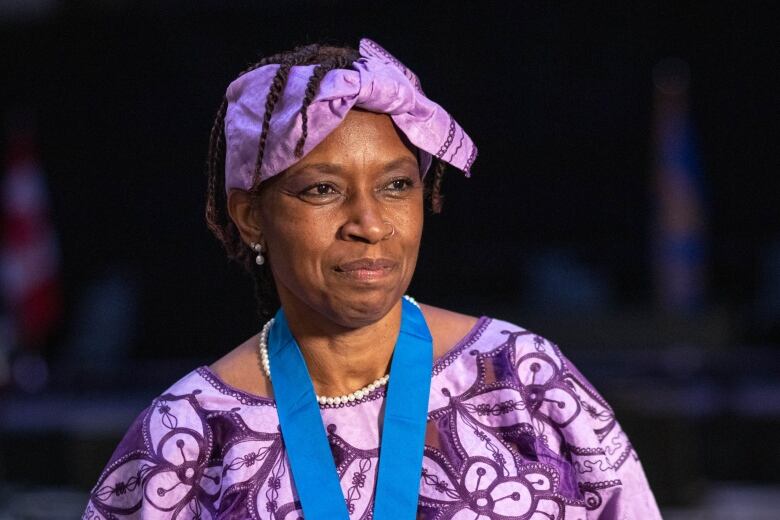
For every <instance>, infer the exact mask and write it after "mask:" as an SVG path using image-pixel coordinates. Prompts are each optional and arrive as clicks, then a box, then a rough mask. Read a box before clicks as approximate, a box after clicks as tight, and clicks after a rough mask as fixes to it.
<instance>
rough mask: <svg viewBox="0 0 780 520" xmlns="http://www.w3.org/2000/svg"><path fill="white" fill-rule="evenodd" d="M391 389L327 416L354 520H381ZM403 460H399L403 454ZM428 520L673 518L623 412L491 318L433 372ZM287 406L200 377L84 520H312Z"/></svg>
mask: <svg viewBox="0 0 780 520" xmlns="http://www.w3.org/2000/svg"><path fill="white" fill-rule="evenodd" d="M384 396H385V393H384V390H383V389H377V390H375V391H373V392H372V393H371V394H369V395H368V396H366V397H365V398H363V399H361V400H360V401H355V402H354V403H350V404H346V405H338V406H322V407H321V411H322V419H323V421H324V423H325V425H326V428H327V432H328V434H329V440H330V445H331V448H332V450H333V455H334V457H335V460H336V465H337V468H338V472H339V475H340V479H341V488H342V490H343V492H344V498H345V500H346V502H347V507H348V510H349V513H350V518H351V519H355V520H357V519H370V518H371V517H372V508H373V490H374V480H375V477H376V469H377V462H378V456H379V449H378V446H379V426H380V425H379V422H380V419H379V417H380V411H381V410H382V404H383V402H384ZM391 456H392V455H391ZM418 504H419V506H418V515H417V516H418V518H420V519H437V520H438V519H456V520H464V519H469V520H476V519H480V520H487V519H534V520H537V519H538V520H551V519H554V520H557V519H564V518H566V519H572V520H586V519H593V518H604V519H607V518H608V519H621V520H622V519H636V520H653V519H658V518H661V516H660V514H659V512H658V507H657V506H656V503H655V499H654V498H653V494H652V492H651V490H650V488H649V486H648V484H647V480H646V479H645V475H644V472H643V470H642V466H641V464H640V462H639V460H638V458H637V454H636V452H635V451H634V450H633V448H632V446H631V443H630V442H629V440H628V438H627V437H626V435H625V433H623V431H622V430H621V428H620V425H619V424H618V423H617V422H616V420H615V417H614V414H613V412H612V409H611V408H610V407H609V405H608V404H607V403H606V402H605V401H604V399H603V398H602V397H601V396H600V395H599V394H598V393H597V392H596V391H595V390H594V389H593V387H592V386H591V385H590V384H589V383H588V382H587V381H586V380H585V378H584V377H583V376H582V375H581V374H580V373H579V372H578V371H577V369H576V368H575V367H574V366H572V364H571V363H570V362H569V361H568V360H567V359H566V358H565V357H564V356H563V355H562V354H561V352H560V351H559V349H558V347H557V346H555V345H554V344H552V343H550V342H549V341H547V340H545V339H544V338H541V337H539V336H536V335H534V334H533V333H531V332H528V331H526V330H524V329H522V328H519V327H517V326H516V325H512V324H510V323H507V322H505V321H499V320H495V319H490V318H486V317H483V318H480V319H479V321H478V322H477V324H476V325H475V326H474V328H473V329H472V330H471V332H470V333H469V334H468V335H467V336H466V337H465V338H463V339H462V340H461V341H460V342H459V343H458V344H457V345H456V346H455V347H453V348H452V349H451V350H450V351H449V352H448V353H447V354H446V355H444V356H443V357H441V358H440V359H438V360H437V361H436V362H435V364H434V367H433V379H432V383H431V393H430V402H429V405H428V429H427V433H426V440H425V453H424V457H423V467H422V468H421V473H420V497H419V502H418ZM299 505H300V504H299V503H298V501H297V496H296V493H295V486H294V483H293V481H292V479H291V475H290V467H289V464H288V461H287V457H286V454H285V449H284V443H283V441H282V437H281V435H280V433H279V422H278V417H277V414H276V408H275V405H274V401H273V400H272V399H270V398H264V397H258V396H253V395H251V394H249V393H246V392H243V391H241V390H238V389H236V388H233V387H231V386H229V385H227V384H226V383H224V382H222V381H221V380H220V379H219V378H218V377H217V376H216V375H215V374H214V373H213V372H212V371H210V370H209V369H208V368H207V367H200V368H198V369H196V370H195V371H193V372H191V373H190V374H188V375H187V376H185V377H184V378H183V379H181V380H180V381H179V382H177V383H175V384H174V385H173V386H172V387H171V388H170V389H169V390H168V391H166V392H165V393H164V394H162V395H161V396H160V397H158V398H157V399H155V400H154V401H153V402H152V404H151V405H150V406H149V407H148V408H147V409H146V410H145V411H144V412H143V413H141V415H140V416H139V417H138V418H137V419H136V421H135V422H134V423H133V425H132V426H131V427H130V430H129V431H128V433H127V434H126V435H125V438H124V439H123V440H122V442H121V443H120V445H119V447H118V448H117V449H116V451H115V453H114V455H113V456H112V457H111V460H110V462H109V464H108V466H107V467H106V469H105V470H104V471H103V473H102V475H101V476H100V479H99V481H98V483H97V485H96V486H95V487H94V489H93V490H92V493H91V495H90V501H89V503H88V505H87V508H86V511H85V513H84V516H83V518H85V519H115V518H122V519H124V518H153V519H158V518H177V519H184V518H187V519H190V518H197V519H204V520H205V519H216V518H219V519H245V518H252V519H259V518H263V519H279V520H282V519H283V520H296V519H298V518H302V516H303V515H302V512H301V510H300V509H299Z"/></svg>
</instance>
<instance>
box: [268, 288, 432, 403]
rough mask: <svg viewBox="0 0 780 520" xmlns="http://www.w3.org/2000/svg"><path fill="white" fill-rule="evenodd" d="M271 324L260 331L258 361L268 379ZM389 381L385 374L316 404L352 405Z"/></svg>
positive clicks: (319, 397)
mask: <svg viewBox="0 0 780 520" xmlns="http://www.w3.org/2000/svg"><path fill="white" fill-rule="evenodd" d="M404 298H406V299H407V300H408V301H409V302H410V303H411V304H413V305H415V306H416V307H417V308H418V309H419V308H420V306H419V304H418V303H417V301H416V300H415V299H414V298H412V297H411V296H407V295H404ZM273 324H274V319H273V318H271V319H270V320H268V322H266V324H265V325H263V330H261V331H260V344H259V348H260V361H261V363H262V364H263V371H264V372H265V375H266V376H267V377H268V379H271V361H270V360H269V359H268V333H269V332H270V330H271V326H273ZM389 380H390V374H385V375H383V376H382V377H380V378H378V379H375V380H374V382H373V383H370V384H368V385H366V386H364V387H363V388H361V389H360V390H355V391H354V392H352V393H351V394H346V395H339V396H336V397H326V396H324V395H317V402H318V403H320V404H321V405H328V406H336V405H340V404H346V403H352V402H354V401H357V400H360V399H363V398H364V397H365V396H367V395H368V394H369V393H371V392H372V391H374V390H376V389H377V388H380V387H382V386H384V385H386V384H387V382H388V381H389Z"/></svg>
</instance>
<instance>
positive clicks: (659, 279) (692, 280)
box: [652, 59, 707, 313]
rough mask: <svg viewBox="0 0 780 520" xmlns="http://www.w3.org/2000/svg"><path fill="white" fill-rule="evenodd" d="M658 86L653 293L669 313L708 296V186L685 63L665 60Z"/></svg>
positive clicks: (684, 309)
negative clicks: (692, 109)
mask: <svg viewBox="0 0 780 520" xmlns="http://www.w3.org/2000/svg"><path fill="white" fill-rule="evenodd" d="M653 80H654V84H655V107H654V108H655V136H654V137H655V171H654V176H653V180H654V188H655V192H654V194H655V196H654V202H655V212H654V218H653V228H652V231H653V233H652V236H653V255H654V258H653V267H654V288H655V295H656V300H657V302H658V304H659V305H660V306H661V308H662V309H664V310H666V311H670V312H678V313H690V312H695V311H696V310H698V309H700V308H701V307H702V305H703V304H704V298H705V296H706V280H705V276H706V264H707V258H706V257H707V254H706V249H707V247H706V246H707V244H706V233H707V229H706V228H707V226H706V211H705V194H704V190H705V183H704V178H703V173H702V169H701V166H700V163H699V157H698V153H697V147H696V136H695V132H694V128H693V123H692V120H691V116H690V111H689V107H688V84H689V82H690V74H689V70H688V66H687V64H686V63H685V62H683V61H681V60H677V59H668V60H664V61H662V62H661V63H659V64H658V65H656V67H655V69H654V71H653Z"/></svg>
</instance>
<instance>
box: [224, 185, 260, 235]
mask: <svg viewBox="0 0 780 520" xmlns="http://www.w3.org/2000/svg"><path fill="white" fill-rule="evenodd" d="M227 207H228V213H229V214H230V219H231V220H232V221H233V223H234V224H235V225H236V227H237V228H238V232H239V234H240V235H241V240H243V241H244V242H245V243H246V244H251V243H252V242H260V237H261V235H262V229H261V226H260V219H259V215H258V211H257V206H256V205H255V204H254V200H253V196H252V195H251V194H250V193H249V192H248V191H245V190H241V189H236V188H234V189H231V190H230V192H229V193H228V198H227Z"/></svg>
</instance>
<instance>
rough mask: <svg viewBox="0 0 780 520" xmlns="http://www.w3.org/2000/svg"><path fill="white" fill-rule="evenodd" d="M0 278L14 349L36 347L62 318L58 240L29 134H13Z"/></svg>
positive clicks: (4, 190)
mask: <svg viewBox="0 0 780 520" xmlns="http://www.w3.org/2000/svg"><path fill="white" fill-rule="evenodd" d="M0 211H2V222H3V226H2V243H0V276H2V282H3V283H2V292H3V295H2V296H3V298H4V301H5V308H6V311H7V313H8V315H9V318H10V320H11V325H12V332H13V334H14V336H15V338H14V339H15V341H14V343H16V345H17V346H19V347H21V348H23V349H27V350H28V351H29V350H32V351H36V350H38V349H40V348H41V347H42V345H43V343H44V342H45V341H46V339H47V338H48V337H49V334H50V333H51V332H52V330H53V329H54V327H55V326H56V325H57V324H58V322H59V320H60V317H61V315H62V298H61V291H60V279H59V267H60V253H59V246H58V244H57V237H56V235H55V232H54V228H53V226H52V223H51V219H50V208H49V197H48V191H47V188H46V179H45V176H44V172H43V169H42V168H41V166H40V164H39V162H38V159H37V156H36V151H35V145H34V138H33V136H32V134H31V133H30V132H29V131H22V132H19V133H16V134H12V135H11V136H10V139H9V147H8V150H7V156H6V171H5V175H4V177H3V182H2V207H0Z"/></svg>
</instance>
